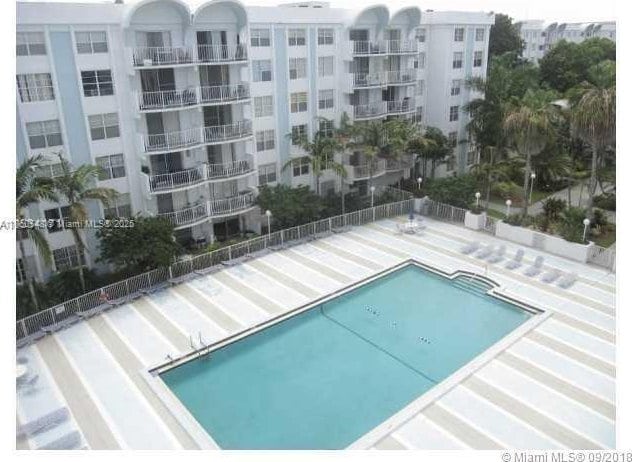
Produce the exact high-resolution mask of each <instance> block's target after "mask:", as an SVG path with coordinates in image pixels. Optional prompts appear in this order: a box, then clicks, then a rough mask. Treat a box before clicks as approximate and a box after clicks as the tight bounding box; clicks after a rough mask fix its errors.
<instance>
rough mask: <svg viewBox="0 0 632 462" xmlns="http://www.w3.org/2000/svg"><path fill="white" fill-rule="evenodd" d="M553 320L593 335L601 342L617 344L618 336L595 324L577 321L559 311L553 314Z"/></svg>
mask: <svg viewBox="0 0 632 462" xmlns="http://www.w3.org/2000/svg"><path fill="white" fill-rule="evenodd" d="M553 319H555V320H556V321H559V322H562V323H564V324H566V325H568V326H570V327H572V328H574V329H577V330H581V331H582V332H585V333H587V334H590V335H592V336H593V337H597V338H599V339H601V340H605V341H606V342H609V343H613V344H614V343H616V336H615V335H614V334H613V333H611V332H608V331H607V330H604V329H601V328H600V327H597V326H595V325H594V324H590V323H588V322H585V321H582V320H580V319H577V318H575V317H573V316H569V315H567V314H565V313H560V312H559V311H558V312H556V313H555V314H553Z"/></svg>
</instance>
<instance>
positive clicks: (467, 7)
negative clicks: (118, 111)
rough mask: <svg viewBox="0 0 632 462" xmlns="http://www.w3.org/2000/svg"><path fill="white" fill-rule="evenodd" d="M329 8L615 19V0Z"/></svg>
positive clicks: (395, 0) (364, 1) (409, 2)
mask: <svg viewBox="0 0 632 462" xmlns="http://www.w3.org/2000/svg"><path fill="white" fill-rule="evenodd" d="M185 1H186V0H185ZM296 1H299V0H242V2H243V3H245V4H246V5H253V6H254V5H261V6H275V5H278V4H280V3H290V2H296ZM329 3H330V4H331V6H332V7H339V8H363V7H365V6H369V5H372V4H375V3H384V4H386V5H387V6H388V7H389V9H390V10H391V11H394V10H396V9H399V8H400V7H403V6H418V7H419V8H420V9H421V10H422V11H424V10H438V11H449V10H458V11H494V12H495V13H505V14H508V15H509V16H511V17H512V18H514V19H515V20H520V19H543V20H545V21H547V22H590V21H612V20H616V8H615V3H616V0H600V1H599V2H595V0H329Z"/></svg>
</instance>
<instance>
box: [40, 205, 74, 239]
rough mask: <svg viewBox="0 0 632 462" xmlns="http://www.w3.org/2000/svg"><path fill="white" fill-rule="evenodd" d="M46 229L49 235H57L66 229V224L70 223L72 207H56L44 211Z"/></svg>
mask: <svg viewBox="0 0 632 462" xmlns="http://www.w3.org/2000/svg"><path fill="white" fill-rule="evenodd" d="M44 218H46V228H47V229H48V232H49V233H56V232H58V231H61V230H62V229H64V223H65V222H66V221H70V207H55V208H54V209H48V210H44Z"/></svg>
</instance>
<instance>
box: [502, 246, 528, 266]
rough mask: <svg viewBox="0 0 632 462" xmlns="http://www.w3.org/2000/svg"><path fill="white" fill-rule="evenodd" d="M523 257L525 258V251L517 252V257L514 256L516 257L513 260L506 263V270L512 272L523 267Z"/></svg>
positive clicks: (519, 250)
mask: <svg viewBox="0 0 632 462" xmlns="http://www.w3.org/2000/svg"><path fill="white" fill-rule="evenodd" d="M522 257H524V250H523V249H518V250H516V255H514V257H513V258H512V259H511V260H509V261H508V262H507V263H505V268H507V269H510V270H513V269H516V268H519V267H520V266H522Z"/></svg>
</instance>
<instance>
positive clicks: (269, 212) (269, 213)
mask: <svg viewBox="0 0 632 462" xmlns="http://www.w3.org/2000/svg"><path fill="white" fill-rule="evenodd" d="M271 216H272V212H271V211H270V210H266V217H268V240H270V217H271Z"/></svg>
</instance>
